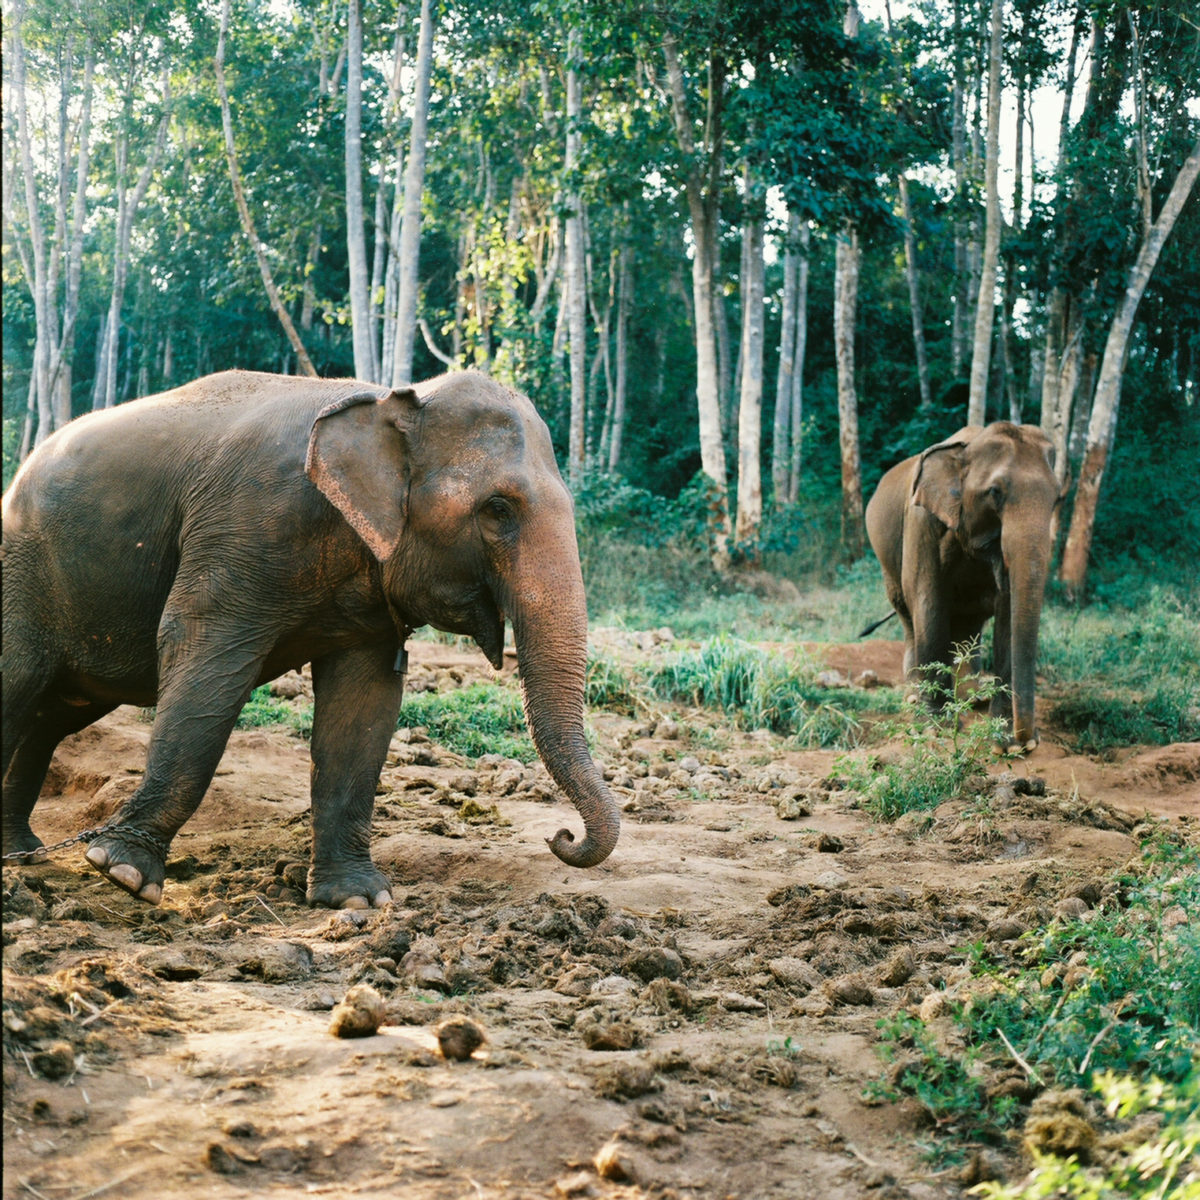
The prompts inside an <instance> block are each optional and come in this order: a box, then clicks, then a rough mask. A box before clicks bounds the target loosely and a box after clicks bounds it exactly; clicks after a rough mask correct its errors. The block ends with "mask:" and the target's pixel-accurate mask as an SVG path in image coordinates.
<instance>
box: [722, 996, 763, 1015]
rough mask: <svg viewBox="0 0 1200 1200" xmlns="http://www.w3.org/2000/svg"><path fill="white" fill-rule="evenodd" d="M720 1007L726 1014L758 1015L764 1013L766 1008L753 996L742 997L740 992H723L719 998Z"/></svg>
mask: <svg viewBox="0 0 1200 1200" xmlns="http://www.w3.org/2000/svg"><path fill="white" fill-rule="evenodd" d="M721 1007H722V1008H723V1009H725V1011H726V1012H743V1013H758V1012H766V1011H767V1006H766V1005H765V1004H764V1003H763V1002H762V1001H761V1000H755V999H754V997H753V996H744V995H742V993H741V992H725V993H724V994H723V995H722V996H721Z"/></svg>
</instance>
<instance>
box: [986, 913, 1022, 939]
mask: <svg viewBox="0 0 1200 1200" xmlns="http://www.w3.org/2000/svg"><path fill="white" fill-rule="evenodd" d="M1028 928H1029V927H1028V926H1027V925H1026V924H1025V922H1024V921H1022V920H1020V919H1019V918H1018V917H999V918H997V919H996V920H995V921H992V922H991V924H989V925H988V927H987V939H988V941H989V942H1011V941H1012V940H1013V939H1014V938H1019V937H1020V936H1021V934H1023V933H1024V932H1025V931H1026V929H1028Z"/></svg>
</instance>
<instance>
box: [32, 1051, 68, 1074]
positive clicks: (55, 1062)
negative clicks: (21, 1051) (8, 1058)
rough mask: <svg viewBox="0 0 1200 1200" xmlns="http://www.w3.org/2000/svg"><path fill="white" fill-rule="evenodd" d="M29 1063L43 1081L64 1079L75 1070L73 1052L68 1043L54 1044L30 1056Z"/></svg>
mask: <svg viewBox="0 0 1200 1200" xmlns="http://www.w3.org/2000/svg"><path fill="white" fill-rule="evenodd" d="M31 1061H32V1062H33V1066H34V1069H35V1070H36V1071H37V1073H38V1074H39V1075H41V1076H42V1078H43V1079H65V1078H66V1077H67V1076H68V1075H70V1074H71V1072H72V1071H74V1070H75V1051H74V1049H73V1048H72V1047H71V1043H70V1042H54V1043H52V1044H51V1045H50V1046H48V1047H47V1048H46V1049H45V1050H39V1051H38V1052H37V1053H36V1054H34V1055H32V1056H31Z"/></svg>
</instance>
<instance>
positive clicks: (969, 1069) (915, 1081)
mask: <svg viewBox="0 0 1200 1200" xmlns="http://www.w3.org/2000/svg"><path fill="white" fill-rule="evenodd" d="M875 1027H876V1029H878V1030H879V1033H880V1043H879V1053H880V1056H881V1057H882V1058H883V1060H884V1061H885V1062H902V1063H903V1064H904V1065H903V1066H902V1067H901V1068H900V1069H899V1070H898V1071H896V1072H893V1075H894V1077H895V1081H894V1083H892V1084H887V1083H883V1082H876V1083H875V1084H873V1085H869V1086H868V1087H867V1089H866V1096H867V1098H868V1100H872V1101H875V1102H879V1101H895V1100H898V1099H899V1098H900V1096H902V1095H908V1096H914V1097H916V1099H917V1100H918V1101H920V1103H921V1105H922V1107H923V1108H924V1109H925V1111H926V1112H928V1113H929V1115H930V1116H931V1117H932V1118H933V1119H934V1121H935V1122H936V1123H937V1126H938V1129H939V1130H940V1132H941V1135H942V1138H943V1139H946V1141H949V1142H950V1143H951V1144H950V1145H949V1146H948V1145H946V1144H945V1142H943V1143H941V1144H938V1145H935V1146H933V1147H931V1149H930V1157H932V1158H934V1159H939V1158H942V1157H949V1156H951V1155H953V1154H954V1152H955V1147H954V1145H953V1143H954V1142H956V1141H978V1140H988V1141H994V1140H996V1137H997V1135H998V1134H999V1133H1000V1132H1001V1131H1002V1130H1003V1129H1005V1128H1006V1127H1007V1126H1009V1125H1010V1124H1011V1123H1012V1121H1013V1117H1014V1115H1015V1113H1014V1110H1013V1106H1012V1105H1011V1104H1005V1105H1001V1106H999V1108H998V1109H989V1106H988V1104H987V1097H986V1092H985V1090H984V1086H983V1083H982V1081H981V1080H980V1078H979V1071H978V1070H977V1069H976V1064H977V1063H978V1061H979V1057H980V1056H979V1053H978V1051H975V1050H968V1051H967V1052H965V1053H963V1054H961V1055H956V1054H952V1053H947V1052H946V1051H945V1050H943V1049H942V1048H941V1047H939V1045H938V1042H937V1039H936V1038H935V1037H934V1034H933V1032H932V1030H930V1029H929V1028H928V1027H927V1026H926V1024H925V1022H924V1021H922V1020H921V1019H920V1018H919V1017H914V1016H912V1015H911V1014H910V1013H907V1012H899V1013H896V1014H895V1015H894V1016H891V1017H884V1018H881V1019H880V1020H879V1021H877V1022H876V1025H875Z"/></svg>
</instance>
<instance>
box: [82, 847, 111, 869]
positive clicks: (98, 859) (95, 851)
mask: <svg viewBox="0 0 1200 1200" xmlns="http://www.w3.org/2000/svg"><path fill="white" fill-rule="evenodd" d="M83 857H84V858H86V859H87V860H88V862H90V863H91V864H92V866H93V867H107V866H108V851H107V850H105V849H104V847H103V846H89V847H88V851H87V853H86V854H85V855H84V856H83Z"/></svg>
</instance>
